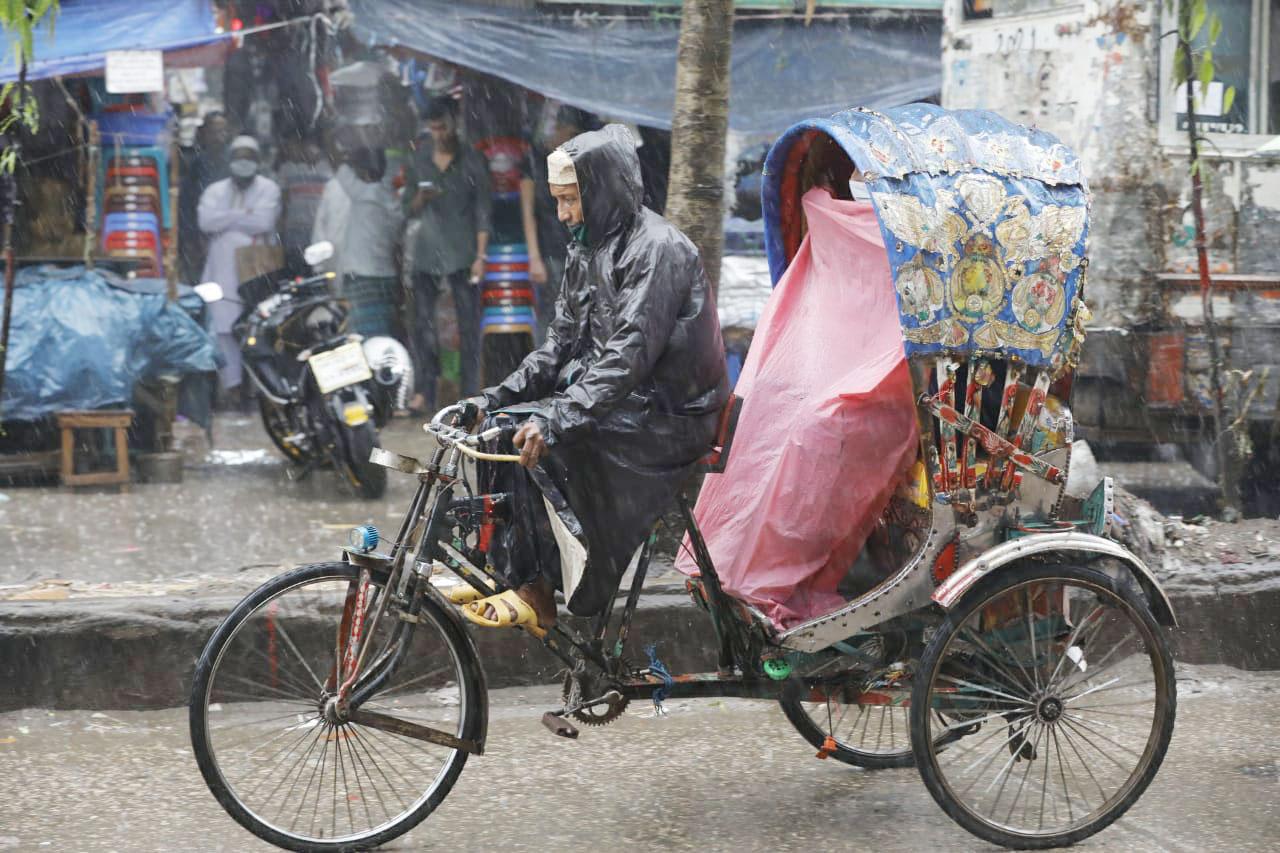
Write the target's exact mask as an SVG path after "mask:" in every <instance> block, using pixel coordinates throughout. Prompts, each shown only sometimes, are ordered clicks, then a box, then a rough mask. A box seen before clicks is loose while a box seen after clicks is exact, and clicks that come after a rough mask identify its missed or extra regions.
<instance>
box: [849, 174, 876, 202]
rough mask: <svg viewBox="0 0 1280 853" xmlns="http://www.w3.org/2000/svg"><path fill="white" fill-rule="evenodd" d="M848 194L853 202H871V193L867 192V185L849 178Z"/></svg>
mask: <svg viewBox="0 0 1280 853" xmlns="http://www.w3.org/2000/svg"><path fill="white" fill-rule="evenodd" d="M849 192H850V193H851V194H852V195H853V200H854V201H871V193H870V192H868V191H867V185H866V184H864V183H863V182H862V181H859V180H856V179H854V178H850V179H849Z"/></svg>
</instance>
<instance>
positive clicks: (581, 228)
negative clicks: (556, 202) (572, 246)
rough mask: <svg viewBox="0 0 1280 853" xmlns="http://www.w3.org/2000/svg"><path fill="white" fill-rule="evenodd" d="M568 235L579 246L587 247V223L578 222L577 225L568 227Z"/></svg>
mask: <svg viewBox="0 0 1280 853" xmlns="http://www.w3.org/2000/svg"><path fill="white" fill-rule="evenodd" d="M569 234H570V235H572V237H573V241H574V242H575V243H577V244H578V245H579V246H585V245H587V223H585V222H579V223H578V224H577V225H570V226H569Z"/></svg>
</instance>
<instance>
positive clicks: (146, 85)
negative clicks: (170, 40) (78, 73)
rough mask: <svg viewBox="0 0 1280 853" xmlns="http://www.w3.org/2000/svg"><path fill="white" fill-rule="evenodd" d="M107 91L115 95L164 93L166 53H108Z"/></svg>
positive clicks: (143, 51)
mask: <svg viewBox="0 0 1280 853" xmlns="http://www.w3.org/2000/svg"><path fill="white" fill-rule="evenodd" d="M107 91H108V92H110V93H111V94H113V95H132V94H136V93H138V92H163V91H164V53H163V52H161V51H158V50H109V51H107Z"/></svg>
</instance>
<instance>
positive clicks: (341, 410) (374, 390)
mask: <svg viewBox="0 0 1280 853" xmlns="http://www.w3.org/2000/svg"><path fill="white" fill-rule="evenodd" d="M303 255H304V258H305V260H306V263H307V265H308V266H310V267H312V268H313V269H314V268H315V267H317V266H319V265H320V264H322V263H324V262H325V261H327V260H328V259H329V258H331V257H332V256H333V244H332V243H329V242H327V241H326V242H323V243H316V244H314V245H312V246H308V247H307V249H306V251H305V252H304V253H303ZM334 278H335V274H334V273H332V272H327V273H319V274H316V275H312V276H309V277H302V276H296V277H293V278H281V277H280V276H279V274H278V273H276V274H268V275H263V276H258V277H257V278H254V279H250V280H249V281H246V282H244V283H242V284H241V285H240V297H241V305H242V306H243V310H242V312H241V314H240V317H239V319H238V320H237V321H236V323H235V325H234V326H233V327H232V333H233V334H234V335H235V337H236V340H237V341H239V343H240V351H241V355H242V359H243V369H244V372H245V374H246V375H247V376H248V377H249V379H250V381H252V382H253V385H254V387H255V388H256V389H257V392H258V404H259V411H260V413H261V415H262V424H263V427H265V429H266V431H267V435H268V436H270V437H271V441H272V443H274V444H275V446H276V447H277V448H278V449H279V450H280V452H281V453H283V454H284V455H285V457H286V458H287V459H289V460H290V461H291V462H293V463H295V464H296V465H297V468H296V469H295V470H296V475H295V476H297V477H299V478H301V477H305V476H307V475H309V474H310V473H311V471H312V470H314V469H315V468H317V467H321V466H324V465H327V464H332V466H333V467H334V469H335V470H337V471H338V472H339V473H340V474H341V475H342V476H343V478H344V479H346V480H347V481H348V483H349V484H350V485H351V486H352V488H353V489H354V490H355V491H356V492H357V493H359V494H360V496H361V497H364V498H369V499H374V498H379V497H381V496H382V494H383V492H384V491H385V490H386V484H387V472H386V469H385V468H383V467H381V466H379V465H375V464H373V463H371V462H370V461H369V454H370V452H371V451H373V449H374V448H376V447H378V446H379V439H378V430H379V429H380V428H382V427H383V426H384V425H385V424H386V422H387V421H388V420H389V419H390V417H391V414H392V412H393V411H394V410H395V409H399V408H404V407H405V404H406V401H407V397H408V394H409V392H410V389H411V388H412V387H413V375H412V373H413V367H412V364H411V361H410V359H409V353H408V352H407V351H406V350H405V348H404V346H403V345H401V344H400V342H399V341H396V340H395V339H393V338H388V337H371V338H367V339H366V338H362V337H361V336H360V335H357V334H352V333H349V332H348V331H347V325H348V316H349V313H350V306H349V305H348V303H347V302H346V300H344V299H341V298H339V297H338V296H337V295H336V294H335V293H334V292H333V288H332V282H333V279H334ZM214 288H216V291H215V290H214ZM198 289H202V290H203V291H204V292H203V293H202V296H203V297H205V298H209V297H214V298H220V297H221V288H220V287H218V285H216V284H214V283H212V282H207V283H205V284H201V285H199V288H198Z"/></svg>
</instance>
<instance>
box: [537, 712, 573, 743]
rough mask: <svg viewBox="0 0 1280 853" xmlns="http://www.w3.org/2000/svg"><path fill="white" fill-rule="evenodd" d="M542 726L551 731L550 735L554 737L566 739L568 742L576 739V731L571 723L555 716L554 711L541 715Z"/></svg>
mask: <svg viewBox="0 0 1280 853" xmlns="http://www.w3.org/2000/svg"><path fill="white" fill-rule="evenodd" d="M542 724H543V725H544V726H546V727H547V728H549V729H551V733H552V734H553V735H555V736H556V737H563V738H568V739H569V740H577V739H578V730H577V729H576V728H575V727H574V725H573V723H570V722H569V721H568V720H566V719H564V718H563V717H560V716H557V715H556V713H555V712H554V711H548V712H547V713H545V714H543V715H542Z"/></svg>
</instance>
